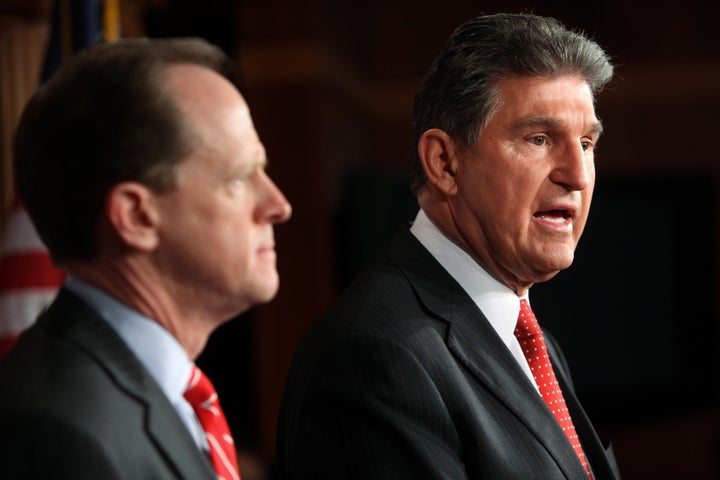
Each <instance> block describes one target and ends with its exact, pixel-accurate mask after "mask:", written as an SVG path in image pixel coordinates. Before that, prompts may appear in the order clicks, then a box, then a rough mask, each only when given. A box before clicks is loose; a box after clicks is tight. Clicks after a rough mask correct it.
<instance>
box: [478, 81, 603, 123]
mask: <svg viewBox="0 0 720 480" xmlns="http://www.w3.org/2000/svg"><path fill="white" fill-rule="evenodd" d="M495 89H496V93H497V101H496V107H495V109H494V113H493V115H492V117H491V119H490V122H493V121H505V122H513V121H522V119H525V118H533V117H547V118H555V119H556V120H557V121H559V122H560V121H561V122H566V121H573V122H578V121H579V122H581V123H598V120H597V117H596V115H595V106H594V102H593V95H592V91H591V89H590V86H589V85H588V83H587V82H586V81H585V80H583V79H582V78H581V77H578V76H574V75H568V76H561V77H557V78H550V77H509V78H503V79H500V80H498V81H497V82H496V84H495Z"/></svg>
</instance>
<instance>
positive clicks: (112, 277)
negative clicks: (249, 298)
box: [63, 258, 224, 361]
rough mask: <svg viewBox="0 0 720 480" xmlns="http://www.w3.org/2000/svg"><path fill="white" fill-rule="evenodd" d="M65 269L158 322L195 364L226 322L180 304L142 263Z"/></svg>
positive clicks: (68, 266)
mask: <svg viewBox="0 0 720 480" xmlns="http://www.w3.org/2000/svg"><path fill="white" fill-rule="evenodd" d="M63 268H64V269H65V270H66V271H67V272H68V273H69V274H70V275H73V276H74V277H76V278H78V279H80V280H82V281H84V282H86V283H88V284H90V285H92V286H94V287H96V288H98V289H100V290H102V291H104V292H105V293H107V294H108V295H111V296H112V297H114V298H116V299H117V300H118V301H120V302H122V303H124V304H125V305H127V306H129V307H131V308H133V309H135V310H137V311H138V312H140V313H141V314H143V315H144V316H146V317H148V318H149V319H151V320H153V321H155V322H157V323H158V324H159V325H160V326H162V327H163V328H164V329H165V330H167V331H168V332H169V333H170V334H171V335H172V336H173V337H175V338H176V339H177V341H178V342H179V343H180V345H182V347H183V349H184V350H185V351H186V353H187V354H188V357H189V358H190V359H191V360H193V361H194V360H195V359H196V358H197V357H198V356H199V355H200V353H201V352H202V351H203V349H204V348H205V344H206V343H207V340H208V338H209V337H210V334H211V333H212V332H213V331H214V330H215V329H216V328H217V327H218V326H219V325H220V324H222V323H223V321H224V320H218V319H214V318H212V317H211V316H210V315H209V314H208V312H206V311H202V310H201V309H198V308H189V306H188V305H185V304H182V303H181V302H178V301H177V300H176V299H177V298H178V297H177V296H175V295H172V293H171V290H170V288H169V286H168V284H167V281H166V280H165V279H164V278H163V277H162V275H160V274H159V272H158V271H157V270H156V269H153V268H150V266H149V265H148V264H147V263H146V262H144V261H143V260H141V259H133V258H123V259H122V260H119V261H108V260H94V261H93V262H92V263H88V262H82V263H80V262H73V263H67V264H65V265H63Z"/></svg>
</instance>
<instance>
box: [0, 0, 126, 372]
mask: <svg viewBox="0 0 720 480" xmlns="http://www.w3.org/2000/svg"><path fill="white" fill-rule="evenodd" d="M119 25H120V19H119V2H118V0H56V1H55V3H54V11H53V18H52V28H51V34H50V40H49V43H48V48H47V52H46V58H45V61H44V67H43V73H42V77H43V79H46V78H48V77H49V76H50V75H51V74H52V73H53V72H54V71H55V70H56V69H57V67H58V66H59V65H60V63H61V62H62V61H63V60H64V59H65V58H67V57H68V56H69V55H71V54H72V53H73V52H76V51H78V50H81V49H82V48H85V47H87V46H89V45H91V44H93V43H95V42H96V41H98V40H100V39H102V38H104V39H105V40H115V39H117V38H118V36H119ZM3 231H4V233H3V243H2V250H1V251H0V359H1V358H3V357H4V356H5V354H6V353H7V352H8V351H9V350H10V348H11V347H12V346H13V345H14V344H15V342H16V341H17V339H18V338H19V336H20V335H21V334H22V332H23V331H24V330H25V329H26V328H27V327H29V326H30V325H32V324H33V323H34V322H35V319H36V318H37V316H38V315H39V314H40V313H41V312H42V310H43V309H45V307H46V306H47V305H48V304H49V303H50V302H51V301H52V300H53V298H54V297H55V295H56V294H57V291H58V289H59V288H60V286H61V285H62V284H63V282H64V281H65V274H64V273H63V272H62V271H60V270H58V269H57V268H55V267H54V266H53V264H52V261H51V260H50V255H49V253H48V251H47V249H46V248H45V246H44V245H43V243H42V241H41V240H40V238H39V237H38V234H37V232H36V231H35V227H34V226H33V224H32V221H31V220H30V217H29V216H28V214H27V212H26V211H25V209H24V208H23V206H22V205H21V204H20V202H19V201H16V202H15V204H14V205H13V206H12V207H11V210H10V213H9V215H8V218H7V220H6V223H5V225H4V229H3Z"/></svg>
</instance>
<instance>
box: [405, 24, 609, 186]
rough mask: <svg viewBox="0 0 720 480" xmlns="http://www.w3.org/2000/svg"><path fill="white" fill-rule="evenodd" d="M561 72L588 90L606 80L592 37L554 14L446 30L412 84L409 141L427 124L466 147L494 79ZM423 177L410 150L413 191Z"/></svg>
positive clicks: (604, 62)
mask: <svg viewBox="0 0 720 480" xmlns="http://www.w3.org/2000/svg"><path fill="white" fill-rule="evenodd" d="M567 74H573V75H579V76H581V77H582V78H584V79H585V81H587V83H588V85H589V86H590V89H591V90H592V92H593V95H594V94H596V93H597V92H599V91H600V90H601V89H602V87H603V86H604V85H605V84H606V83H607V82H608V81H610V79H611V78H612V75H613V66H612V64H611V63H610V59H609V57H608V55H607V54H606V53H605V52H604V51H603V49H602V48H601V47H600V46H599V45H598V44H597V43H596V42H595V41H593V40H591V39H589V38H587V37H586V36H585V35H583V34H582V33H580V32H573V31H570V30H568V29H567V28H565V26H563V25H562V24H561V23H560V22H559V21H557V20H556V19H554V18H546V17H539V16H537V15H532V14H496V15H488V16H482V17H477V18H475V19H473V20H470V21H468V22H466V23H464V24H462V25H460V27H458V28H457V29H456V30H455V32H453V34H452V35H451V36H450V39H449V40H448V43H447V45H446V46H445V49H444V50H443V51H442V53H441V54H440V56H439V57H438V58H437V59H435V62H434V63H433V64H432V66H431V67H430V70H429V71H428V73H427V74H426V76H425V78H424V79H423V81H422V83H421V85H420V88H419V90H418V93H417V95H416V97H415V105H414V108H413V134H414V145H415V147H417V144H418V141H419V140H420V137H421V136H422V134H423V133H424V132H426V131H427V130H429V129H431V128H439V129H441V130H443V131H445V132H446V133H447V134H448V135H450V136H451V137H453V138H454V139H456V140H460V141H463V142H464V143H465V144H467V145H472V144H474V143H475V142H476V141H477V138H478V135H479V133H480V131H481V130H482V128H483V127H484V126H485V124H486V122H487V121H488V120H489V118H490V116H491V114H492V112H493V110H494V108H495V107H496V99H497V92H496V88H495V87H496V84H497V81H498V80H500V79H502V78H507V77H516V76H533V77H551V78H555V77H558V76H561V75H567ZM425 181H426V177H425V172H424V170H423V167H422V164H421V162H420V159H419V158H418V156H417V150H415V159H414V163H413V167H412V189H413V191H414V192H417V190H418V189H419V188H420V187H421V186H422V185H424V183H425Z"/></svg>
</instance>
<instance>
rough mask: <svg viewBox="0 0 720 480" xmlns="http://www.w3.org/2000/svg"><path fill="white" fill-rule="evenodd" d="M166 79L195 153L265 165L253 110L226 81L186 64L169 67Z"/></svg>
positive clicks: (237, 161)
mask: <svg viewBox="0 0 720 480" xmlns="http://www.w3.org/2000/svg"><path fill="white" fill-rule="evenodd" d="M165 78H166V85H167V88H168V90H169V92H170V94H171V95H173V97H174V99H175V102H176V104H177V106H178V109H179V110H180V113H181V114H182V115H183V117H184V118H183V121H184V123H185V125H186V128H187V133H188V134H189V135H191V136H192V137H193V140H192V141H193V144H194V147H195V152H196V153H200V154H202V155H201V156H202V157H213V158H217V159H226V160H227V162H230V163H248V162H249V163H258V162H260V163H262V162H263V161H264V156H265V153H264V147H263V145H262V143H261V142H260V139H259V138H258V135H257V132H256V131H255V126H254V125H253V121H252V117H251V115H250V109H249V107H248V105H247V103H246V102H245V99H244V98H243V97H242V95H241V94H240V92H239V91H238V90H237V89H236V88H235V86H234V85H232V84H231V83H230V82H229V81H228V80H227V79H225V78H224V77H223V76H221V75H220V74H218V73H216V72H214V71H212V70H209V69H207V68H204V67H200V66H196V65H186V64H178V65H172V66H170V67H167V69H166V71H165Z"/></svg>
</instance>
